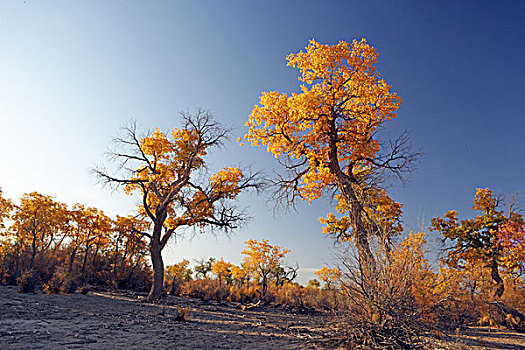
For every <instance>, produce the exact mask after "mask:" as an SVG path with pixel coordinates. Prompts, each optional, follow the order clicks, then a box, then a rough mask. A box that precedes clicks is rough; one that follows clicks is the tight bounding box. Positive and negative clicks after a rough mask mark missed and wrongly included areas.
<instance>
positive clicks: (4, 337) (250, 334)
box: [0, 286, 324, 349]
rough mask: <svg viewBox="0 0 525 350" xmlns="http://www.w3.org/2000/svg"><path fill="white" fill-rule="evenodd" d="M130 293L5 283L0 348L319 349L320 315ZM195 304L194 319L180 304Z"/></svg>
mask: <svg viewBox="0 0 525 350" xmlns="http://www.w3.org/2000/svg"><path fill="white" fill-rule="evenodd" d="M141 299H142V297H141V296H139V297H134V296H133V295H130V294H128V295H126V294H123V293H119V294H109V293H89V294H87V295H82V294H73V295H47V294H39V293H37V294H22V293H19V292H18V288H17V287H5V286H0V349H189V348H190V349H315V348H317V346H316V345H315V340H316V338H317V339H320V337H321V335H316V331H315V330H314V329H315V328H317V327H319V325H322V323H323V322H324V321H323V318H322V317H320V316H305V315H294V314H293V313H284V312H282V311H280V310H276V309H271V308H266V307H261V308H259V307H257V308H253V309H249V310H242V309H241V308H240V306H239V307H232V306H231V305H227V304H219V303H214V302H209V303H206V302H201V301H199V300H194V299H186V298H177V297H169V298H168V299H167V302H166V303H165V305H156V304H148V303H145V302H144V301H142V300H141ZM183 307H185V308H189V310H190V313H189V319H188V321H187V322H182V321H177V320H176V315H177V313H178V311H177V309H178V308H183Z"/></svg>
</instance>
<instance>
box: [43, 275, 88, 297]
mask: <svg viewBox="0 0 525 350" xmlns="http://www.w3.org/2000/svg"><path fill="white" fill-rule="evenodd" d="M78 284H79V281H78V278H76V277H75V276H72V275H71V274H69V273H66V272H65V271H62V270H58V271H56V272H55V273H54V274H53V276H52V277H51V279H50V280H49V281H47V282H45V283H43V289H44V292H46V293H49V294H60V293H66V294H72V293H75V291H76V290H77V288H78Z"/></svg>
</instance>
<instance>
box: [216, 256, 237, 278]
mask: <svg viewBox="0 0 525 350" xmlns="http://www.w3.org/2000/svg"><path fill="white" fill-rule="evenodd" d="M232 267H233V264H232V263H229V262H227V261H224V259H223V258H220V259H219V260H216V261H214V262H213V263H212V266H211V270H212V272H213V273H214V274H215V276H217V278H218V279H219V283H222V281H226V282H227V283H229V281H231V279H232Z"/></svg>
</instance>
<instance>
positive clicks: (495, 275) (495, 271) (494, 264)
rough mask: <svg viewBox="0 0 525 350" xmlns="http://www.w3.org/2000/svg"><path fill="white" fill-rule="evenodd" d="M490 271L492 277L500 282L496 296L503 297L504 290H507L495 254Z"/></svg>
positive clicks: (495, 292)
mask: <svg viewBox="0 0 525 350" xmlns="http://www.w3.org/2000/svg"><path fill="white" fill-rule="evenodd" d="M490 272H491V276H492V279H493V280H494V282H496V283H497V284H498V286H497V287H496V290H495V291H494V297H497V298H501V296H502V295H503V292H504V291H505V284H504V283H503V279H501V276H500V275H499V269H498V260H497V258H496V255H495V254H494V255H493V256H492V261H491V264H490Z"/></svg>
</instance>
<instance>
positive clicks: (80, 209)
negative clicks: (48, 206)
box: [68, 204, 111, 275]
mask: <svg viewBox="0 0 525 350" xmlns="http://www.w3.org/2000/svg"><path fill="white" fill-rule="evenodd" d="M69 216H70V221H69V233H68V234H69V237H70V240H71V241H70V247H69V248H70V252H69V272H70V273H71V272H72V271H73V267H74V263H75V257H76V254H77V253H78V252H79V251H81V252H82V253H83V259H82V265H81V271H80V273H81V274H82V275H84V273H85V271H86V267H87V263H88V259H89V254H90V252H91V253H93V259H95V257H96V256H97V254H98V251H99V250H100V249H101V248H102V246H104V245H106V244H108V243H109V242H108V238H109V237H108V235H109V233H110V230H111V220H110V218H109V217H107V216H106V215H104V213H103V212H102V211H101V210H98V209H97V208H94V207H86V206H84V205H83V204H75V205H74V206H73V209H72V210H71V211H70V212H69ZM93 250H94V251H93Z"/></svg>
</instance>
